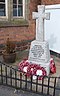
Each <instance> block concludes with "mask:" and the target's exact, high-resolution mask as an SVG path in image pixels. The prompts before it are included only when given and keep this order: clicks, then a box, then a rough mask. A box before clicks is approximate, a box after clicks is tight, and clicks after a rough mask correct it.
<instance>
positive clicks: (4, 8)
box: [0, 0, 7, 17]
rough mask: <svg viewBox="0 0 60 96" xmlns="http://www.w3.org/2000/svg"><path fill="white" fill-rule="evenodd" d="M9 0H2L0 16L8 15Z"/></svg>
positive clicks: (0, 2)
mask: <svg viewBox="0 0 60 96" xmlns="http://www.w3.org/2000/svg"><path fill="white" fill-rule="evenodd" d="M6 1H7V0H0V16H4V17H5V16H7V2H6Z"/></svg>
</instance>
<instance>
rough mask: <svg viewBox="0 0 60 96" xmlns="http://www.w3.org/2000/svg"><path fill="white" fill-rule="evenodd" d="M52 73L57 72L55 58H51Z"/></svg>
mask: <svg viewBox="0 0 60 96" xmlns="http://www.w3.org/2000/svg"><path fill="white" fill-rule="evenodd" d="M50 73H52V74H54V73H56V66H55V62H54V59H53V58H51V59H50Z"/></svg>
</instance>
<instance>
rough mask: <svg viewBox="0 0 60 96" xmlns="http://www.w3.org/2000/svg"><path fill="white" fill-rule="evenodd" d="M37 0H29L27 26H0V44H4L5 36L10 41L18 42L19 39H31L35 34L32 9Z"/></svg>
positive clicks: (38, 2) (37, 2)
mask: <svg viewBox="0 0 60 96" xmlns="http://www.w3.org/2000/svg"><path fill="white" fill-rule="evenodd" d="M38 4H40V1H39V0H30V3H29V16H28V18H29V19H28V21H29V24H28V26H26V27H25V26H22V27H21V26H17V27H16V26H15V27H12V26H10V27H8V26H6V27H0V44H4V43H5V42H6V39H7V38H11V40H12V41H16V42H20V41H21V40H32V39H33V38H34V36H35V21H34V20H32V11H36V9H37V5H38Z"/></svg>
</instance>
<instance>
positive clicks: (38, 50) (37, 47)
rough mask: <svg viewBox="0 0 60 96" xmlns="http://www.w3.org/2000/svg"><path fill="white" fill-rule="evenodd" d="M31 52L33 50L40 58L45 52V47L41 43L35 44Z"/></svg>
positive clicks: (35, 55) (34, 54)
mask: <svg viewBox="0 0 60 96" xmlns="http://www.w3.org/2000/svg"><path fill="white" fill-rule="evenodd" d="M31 52H32V54H33V56H34V57H36V58H40V57H41V56H42V54H44V49H43V48H42V46H41V45H35V46H33V48H32V49H31Z"/></svg>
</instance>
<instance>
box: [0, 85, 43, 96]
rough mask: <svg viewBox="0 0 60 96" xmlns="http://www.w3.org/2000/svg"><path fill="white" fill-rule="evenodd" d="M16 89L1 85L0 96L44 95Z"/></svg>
mask: <svg viewBox="0 0 60 96" xmlns="http://www.w3.org/2000/svg"><path fill="white" fill-rule="evenodd" d="M14 90H15V89H14V88H10V87H6V86H2V85H0V96H42V95H38V94H34V93H31V92H26V91H22V90H19V91H18V92H16V93H14Z"/></svg>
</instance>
